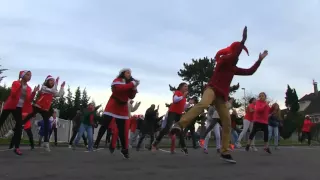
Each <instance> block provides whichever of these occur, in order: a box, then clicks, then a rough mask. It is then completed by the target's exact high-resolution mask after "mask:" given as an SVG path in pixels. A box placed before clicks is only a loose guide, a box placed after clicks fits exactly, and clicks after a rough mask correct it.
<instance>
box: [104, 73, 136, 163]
mask: <svg viewBox="0 0 320 180" xmlns="http://www.w3.org/2000/svg"><path fill="white" fill-rule="evenodd" d="M139 84H140V81H139V80H136V79H133V78H132V76H131V70H130V69H127V68H126V69H122V70H121V71H120V72H119V75H118V77H117V78H115V79H114V80H113V82H112V84H111V90H112V94H111V96H110V99H109V101H108V103H107V105H106V108H105V110H104V113H103V120H102V122H101V124H102V126H101V127H100V129H99V132H98V137H102V136H103V134H104V133H105V132H106V130H107V128H108V127H109V124H110V122H111V121H112V119H113V118H115V121H116V124H117V127H118V132H119V138H120V142H121V147H122V150H121V154H122V155H123V157H124V158H125V159H129V150H128V146H129V143H128V133H129V126H130V124H129V123H130V122H129V121H128V119H129V112H128V101H129V99H134V97H135V96H136V93H137V86H138V85H139ZM100 140H101V138H100ZM110 152H111V153H113V152H114V149H110Z"/></svg>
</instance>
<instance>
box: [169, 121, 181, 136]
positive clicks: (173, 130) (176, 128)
mask: <svg viewBox="0 0 320 180" xmlns="http://www.w3.org/2000/svg"><path fill="white" fill-rule="evenodd" d="M180 132H181V127H180V126H179V124H177V123H175V124H174V125H173V126H172V127H171V129H170V133H171V134H177V133H180Z"/></svg>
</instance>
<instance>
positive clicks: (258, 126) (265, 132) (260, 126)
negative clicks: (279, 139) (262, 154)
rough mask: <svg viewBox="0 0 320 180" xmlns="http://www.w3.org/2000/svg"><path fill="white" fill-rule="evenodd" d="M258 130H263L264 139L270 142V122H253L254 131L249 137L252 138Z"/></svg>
mask: <svg viewBox="0 0 320 180" xmlns="http://www.w3.org/2000/svg"><path fill="white" fill-rule="evenodd" d="M258 131H263V141H264V142H268V140H269V137H268V133H269V132H268V124H262V123H258V122H254V123H253V127H252V131H251V133H250V135H249V139H250V140H252V139H253V138H254V137H255V135H256V133H257V132H258Z"/></svg>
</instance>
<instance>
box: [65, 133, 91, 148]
mask: <svg viewBox="0 0 320 180" xmlns="http://www.w3.org/2000/svg"><path fill="white" fill-rule="evenodd" d="M77 134H78V130H73V131H72V136H71V139H70V142H69V145H72V144H73V141H74V139H75V138H76V136H77ZM82 139H83V143H84V145H85V146H87V145H88V143H87V138H86V136H85V135H84V134H83V135H82Z"/></svg>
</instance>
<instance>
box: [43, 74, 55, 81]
mask: <svg viewBox="0 0 320 180" xmlns="http://www.w3.org/2000/svg"><path fill="white" fill-rule="evenodd" d="M50 79H53V80H54V78H53V77H52V76H51V75H48V76H47V78H46V80H45V81H44V82H47V81H49V80H50Z"/></svg>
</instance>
